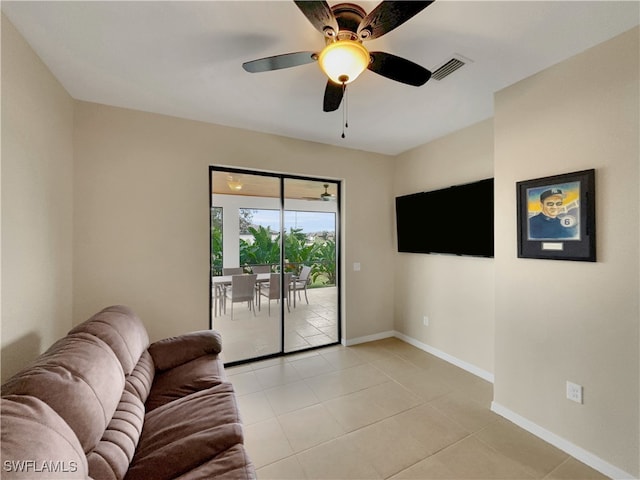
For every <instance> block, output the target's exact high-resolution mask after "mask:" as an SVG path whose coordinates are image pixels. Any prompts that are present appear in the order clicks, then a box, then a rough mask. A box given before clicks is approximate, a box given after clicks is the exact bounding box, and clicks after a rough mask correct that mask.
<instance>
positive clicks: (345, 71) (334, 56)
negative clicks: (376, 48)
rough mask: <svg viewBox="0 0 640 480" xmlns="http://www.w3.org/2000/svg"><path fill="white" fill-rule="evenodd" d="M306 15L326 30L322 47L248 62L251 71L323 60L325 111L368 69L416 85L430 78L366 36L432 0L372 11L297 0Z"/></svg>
mask: <svg viewBox="0 0 640 480" xmlns="http://www.w3.org/2000/svg"><path fill="white" fill-rule="evenodd" d="M294 3H295V4H296V5H297V6H298V8H299V9H300V10H301V11H302V13H303V15H304V16H305V17H307V20H309V22H311V24H312V25H313V26H314V27H315V29H316V30H318V31H319V32H320V33H322V34H323V35H324V38H325V44H326V45H325V47H324V49H322V50H321V51H320V52H294V53H285V54H282V55H275V56H273V57H266V58H260V59H257V60H252V61H250V62H245V63H243V64H242V67H243V68H244V69H245V70H246V71H247V72H250V73H257V72H266V71H271V70H279V69H282V68H290V67H297V66H299V65H305V64H307V63H313V62H316V61H317V62H318V63H319V64H320V68H321V69H322V71H323V72H324V73H325V74H326V75H327V76H328V77H329V80H328V81H327V86H326V88H325V91H324V102H323V110H324V111H325V112H332V111H334V110H337V109H338V107H339V106H340V103H341V102H342V98H343V96H344V92H345V88H346V85H347V84H349V83H351V82H353V81H354V80H355V79H356V78H357V77H358V75H360V74H361V73H362V72H363V71H364V70H365V69H368V70H371V71H372V72H375V73H377V74H378V75H382V76H383V77H386V78H389V79H391V80H395V81H397V82H401V83H405V84H408V85H413V86H416V87H418V86H421V85H424V84H425V83H426V82H427V80H429V78H430V77H431V72H430V71H429V70H427V69H426V68H424V67H422V66H420V65H418V64H416V63H413V62H411V61H409V60H407V59H405V58H402V57H397V56H395V55H392V54H390V53H385V52H369V51H368V50H367V49H366V48H365V47H364V45H363V44H362V43H363V42H364V41H367V40H373V39H375V38H380V37H381V36H382V35H384V34H386V33H388V32H390V31H391V30H393V29H395V28H396V27H399V26H400V25H402V24H403V23H404V22H406V21H407V20H409V19H411V18H412V17H413V16H415V15H417V14H418V13H419V12H421V11H422V10H424V9H425V8H426V7H428V6H429V5H430V4H431V3H433V0H432V1H399V2H395V1H383V2H382V3H380V4H378V6H376V7H375V8H374V9H373V10H372V11H371V12H370V13H369V14H368V15H367V14H366V12H365V11H364V10H363V9H362V8H361V7H360V6H358V5H355V4H353V3H340V4H338V5H334V6H333V7H330V6H329V5H328V4H327V2H326V1H324V0H320V1H306V0H302V1H300V0H294Z"/></svg>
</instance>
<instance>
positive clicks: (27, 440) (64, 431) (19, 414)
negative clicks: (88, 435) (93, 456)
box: [0, 395, 88, 479]
mask: <svg viewBox="0 0 640 480" xmlns="http://www.w3.org/2000/svg"><path fill="white" fill-rule="evenodd" d="M0 418H1V425H0V429H1V430H2V436H1V438H0V445H1V447H2V478H4V479H14V478H16V479H33V478H34V477H37V478H51V479H57V478H59V479H73V478H87V477H88V467H87V458H86V457H85V454H84V451H83V449H82V445H80V441H79V440H78V437H76V435H75V433H73V430H71V428H70V427H69V425H67V423H66V422H65V421H64V420H63V419H62V418H61V417H60V415H58V414H57V413H56V412H55V411H54V410H53V409H52V408H51V407H50V406H49V405H47V404H46V403H44V402H43V401H42V400H40V399H38V398H35V397H31V396H28V395H9V396H7V397H4V398H2V400H0Z"/></svg>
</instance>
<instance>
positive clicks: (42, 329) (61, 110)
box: [2, 15, 73, 379]
mask: <svg viewBox="0 0 640 480" xmlns="http://www.w3.org/2000/svg"><path fill="white" fill-rule="evenodd" d="M72 176H73V100H72V99H71V97H70V96H69V95H68V94H67V93H66V92H65V90H64V89H63V88H62V87H61V85H60V84H59V83H58V81H57V80H56V79H55V78H54V77H53V75H52V74H51V73H50V72H49V70H48V69H47V67H46V66H45V65H44V64H43V63H42V62H41V61H40V59H39V58H38V57H37V56H36V55H35V53H34V52H33V51H32V50H31V48H30V47H29V46H28V45H27V44H26V42H25V41H24V40H23V38H22V37H21V36H20V34H19V33H18V32H17V31H16V30H15V28H14V27H13V25H12V24H11V23H10V22H9V21H8V20H7V19H6V18H5V16H4V15H2V379H6V378H8V377H9V376H10V375H12V374H13V373H15V372H16V371H17V370H18V369H19V368H20V367H21V366H22V365H24V364H25V363H26V362H27V361H29V360H31V359H32V358H34V357H35V356H36V355H38V354H39V353H41V352H42V351H44V349H46V348H48V347H49V345H51V344H52V343H53V342H54V341H55V340H56V339H57V338H59V337H60V336H62V335H64V334H65V333H66V332H67V331H68V330H69V329H70V328H71V325H72V323H71V309H72V277H71V264H72V235H71V230H72V229H71V224H72V212H73V205H72V202H73V187H72Z"/></svg>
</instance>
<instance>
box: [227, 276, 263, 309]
mask: <svg viewBox="0 0 640 480" xmlns="http://www.w3.org/2000/svg"><path fill="white" fill-rule="evenodd" d="M256 277H257V275H256V274H255V273H253V274H243V275H233V276H232V277H231V288H227V290H226V292H225V296H226V298H228V299H229V300H231V320H233V304H234V303H237V302H248V304H249V310H253V314H254V315H255V314H256V308H255V304H254V301H253V299H254V295H255V288H256ZM226 303H227V302H226V301H225V313H226V311H227V305H226Z"/></svg>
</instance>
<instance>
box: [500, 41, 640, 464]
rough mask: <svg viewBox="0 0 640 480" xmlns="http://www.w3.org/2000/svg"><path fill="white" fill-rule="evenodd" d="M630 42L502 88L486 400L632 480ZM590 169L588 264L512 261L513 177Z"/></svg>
mask: <svg viewBox="0 0 640 480" xmlns="http://www.w3.org/2000/svg"><path fill="white" fill-rule="evenodd" d="M638 45H639V38H638V28H635V29H634V30H632V31H630V32H628V33H626V34H623V35H622V36H619V37H617V38H615V39H613V40H611V41H608V42H606V43H604V44H601V45H599V46H596V47H595V48H592V49H590V50H588V51H586V52H584V53H582V54H580V55H577V56H576V57H574V58H572V59H569V60H567V61H565V62H562V63H561V64H559V65H556V66H554V67H552V68H550V69H548V70H545V71H543V72H541V73H539V74H537V75H534V76H532V77H530V78H528V79H526V80H523V81H521V82H519V83H517V84H515V85H513V86H511V87H508V88H506V89H504V90H502V91H500V92H498V93H497V94H496V97H495V100H496V101H495V118H494V130H495V172H496V182H497V183H496V258H495V278H496V282H495V288H496V335H495V344H496V346H495V365H496V366H495V392H494V394H495V402H496V404H497V405H499V406H501V407H505V408H506V409H508V410H510V411H511V412H514V413H515V414H517V415H520V416H522V417H524V418H526V419H528V420H529V421H531V422H533V423H535V424H536V425H538V426H539V427H542V428H543V429H546V430H548V431H550V432H553V433H554V434H555V435H558V436H560V437H562V438H564V439H566V440H568V441H570V442H572V443H573V444H575V445H577V446H578V447H580V448H583V449H585V450H586V451H588V452H592V453H595V454H596V455H597V456H598V457H600V458H601V459H603V460H604V461H606V462H609V463H610V464H612V465H615V466H617V467H618V468H620V469H622V470H623V471H626V472H628V473H630V474H632V475H634V476H635V477H638V476H639V475H640V467H639V464H640V459H639V457H638V452H639V449H640V448H639V439H638V425H639V418H638V414H639V411H638V410H639V407H638V405H640V398H639V396H638V395H639V389H640V385H639V379H640V371H639V357H638V355H639V323H640V310H639V305H638V289H639V278H638V277H639V270H638V251H639V245H640V242H639V236H638V230H639V228H638V227H639V225H638V224H639V215H640V212H639V204H640V197H639V192H638V174H639V151H638V131H639V129H640V125H639V122H638V105H639V102H640V98H639V94H638V89H639V78H638V71H639V65H638V57H639V51H638ZM589 168H595V169H596V192H597V194H596V204H597V214H596V217H597V239H598V245H597V255H598V262H597V263H588V262H568V261H551V260H532V259H518V258H516V235H515V232H516V206H515V182H516V181H519V180H527V179H532V178H539V177H544V176H548V175H555V174H560V173H566V172H572V171H578V170H583V169H589ZM567 380H570V381H572V382H575V383H578V384H581V385H583V386H584V405H579V404H576V403H572V402H570V401H568V400H566V399H565V382H566V381H567Z"/></svg>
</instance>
